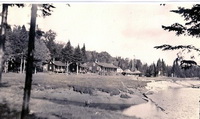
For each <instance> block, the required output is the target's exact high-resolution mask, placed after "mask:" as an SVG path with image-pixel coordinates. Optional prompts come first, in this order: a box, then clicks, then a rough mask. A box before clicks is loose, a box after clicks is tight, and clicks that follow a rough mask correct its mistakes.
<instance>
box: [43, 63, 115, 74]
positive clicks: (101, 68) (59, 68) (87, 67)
mask: <svg viewBox="0 0 200 119" xmlns="http://www.w3.org/2000/svg"><path fill="white" fill-rule="evenodd" d="M67 68H68V70H67ZM77 68H78V73H87V72H91V73H98V74H99V75H112V74H116V73H117V69H118V67H116V66H115V65H113V64H109V63H100V62H93V63H84V64H79V65H78V67H77V63H70V64H69V66H68V67H67V64H65V63H63V62H61V61H50V62H49V63H47V64H45V65H44V66H43V71H51V72H55V73H66V72H67V71H68V72H70V73H77Z"/></svg>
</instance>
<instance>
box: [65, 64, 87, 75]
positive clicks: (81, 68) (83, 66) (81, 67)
mask: <svg viewBox="0 0 200 119" xmlns="http://www.w3.org/2000/svg"><path fill="white" fill-rule="evenodd" d="M87 71H88V67H87V65H86V64H79V65H78V73H83V74H85V73H87ZM69 72H72V73H76V72H77V63H70V65H69Z"/></svg>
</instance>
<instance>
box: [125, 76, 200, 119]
mask: <svg viewBox="0 0 200 119" xmlns="http://www.w3.org/2000/svg"><path fill="white" fill-rule="evenodd" d="M149 80H150V79H149ZM146 89H148V91H147V92H145V93H144V96H145V97H146V99H147V100H148V102H147V103H143V104H139V105H137V106H131V107H130V108H127V109H126V110H124V111H123V113H124V114H125V115H128V116H133V115H134V116H136V117H140V118H142V119H161V118H162V119H189V118H191V119H197V118H199V116H200V115H199V100H200V80H199V79H197V78H191V79H190V78H188V79H182V78H168V77H157V78H156V79H154V80H151V82H150V83H147V86H146ZM143 109H145V111H146V113H140V112H142V110H143Z"/></svg>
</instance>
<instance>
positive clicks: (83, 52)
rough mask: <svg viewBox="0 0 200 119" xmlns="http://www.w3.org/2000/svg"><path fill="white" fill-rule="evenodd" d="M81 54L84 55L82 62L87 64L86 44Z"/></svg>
mask: <svg viewBox="0 0 200 119" xmlns="http://www.w3.org/2000/svg"><path fill="white" fill-rule="evenodd" d="M81 53H82V62H87V55H86V49H85V44H84V45H83V47H82V48H81Z"/></svg>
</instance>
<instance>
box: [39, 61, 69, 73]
mask: <svg viewBox="0 0 200 119" xmlns="http://www.w3.org/2000/svg"><path fill="white" fill-rule="evenodd" d="M66 68H67V65H66V64H64V63H62V62H61V61H50V62H49V63H46V64H45V65H44V66H43V71H52V72H56V73H65V71H66Z"/></svg>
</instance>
